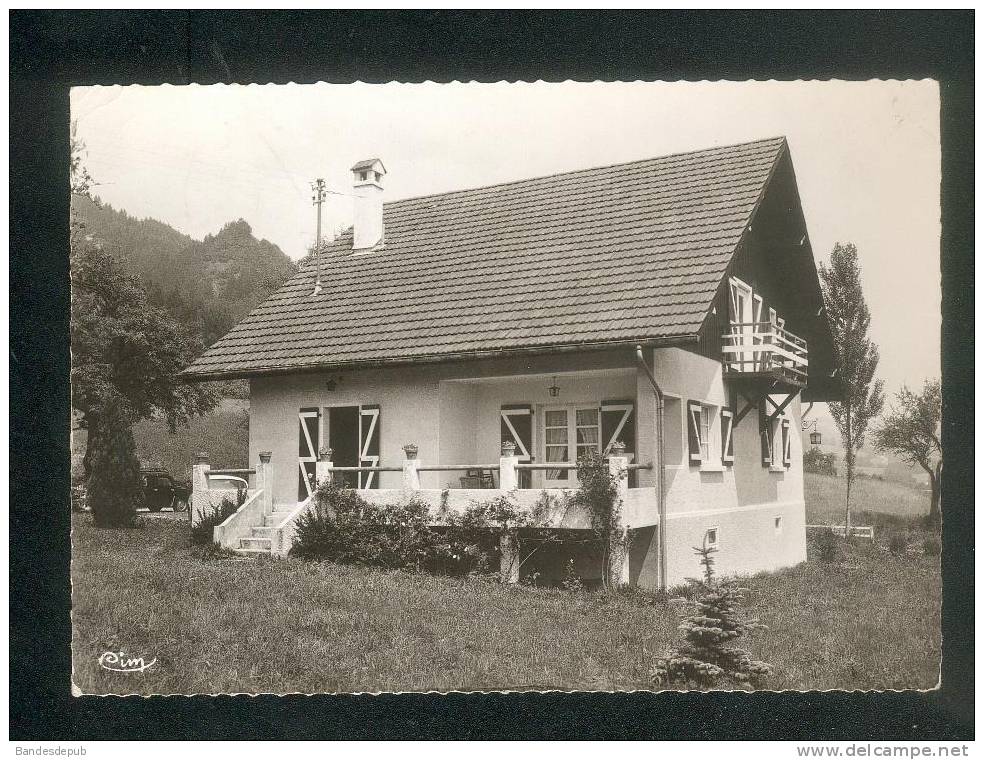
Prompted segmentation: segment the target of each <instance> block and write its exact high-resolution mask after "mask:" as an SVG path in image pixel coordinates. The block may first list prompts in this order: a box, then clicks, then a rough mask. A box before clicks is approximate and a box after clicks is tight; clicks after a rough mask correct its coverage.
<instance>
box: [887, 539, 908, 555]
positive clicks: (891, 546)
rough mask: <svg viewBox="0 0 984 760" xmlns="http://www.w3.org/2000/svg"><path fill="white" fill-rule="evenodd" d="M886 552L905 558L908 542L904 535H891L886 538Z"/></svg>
mask: <svg viewBox="0 0 984 760" xmlns="http://www.w3.org/2000/svg"><path fill="white" fill-rule="evenodd" d="M888 550H889V551H890V552H891V553H892V554H895V555H896V556H899V557H901V556H905V553H906V552H907V551H908V550H909V540H908V539H907V538H906V535H905V533H893V534H892V535H891V536H889V537H888Z"/></svg>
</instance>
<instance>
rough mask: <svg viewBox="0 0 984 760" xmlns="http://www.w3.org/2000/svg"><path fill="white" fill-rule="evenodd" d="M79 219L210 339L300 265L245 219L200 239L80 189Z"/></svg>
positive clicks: (75, 201) (160, 299) (75, 207)
mask: <svg viewBox="0 0 984 760" xmlns="http://www.w3.org/2000/svg"><path fill="white" fill-rule="evenodd" d="M72 211H73V214H74V216H75V218H76V219H78V220H79V221H80V222H82V223H83V224H84V225H85V227H86V234H88V235H91V236H92V238H93V239H94V240H96V241H97V242H99V243H100V245H102V246H103V247H104V248H105V249H106V250H109V251H111V252H112V253H113V254H114V255H116V256H117V257H118V258H119V259H120V260H121V261H123V262H124V263H125V264H126V266H127V267H128V269H129V270H130V271H131V272H132V273H133V274H135V275H136V276H137V277H139V278H140V280H141V282H142V283H143V285H144V288H146V290H147V294H148V297H149V298H150V300H151V301H152V302H153V303H155V304H157V305H158V306H161V307H163V308H165V309H166V310H167V311H169V312H170V313H171V314H172V315H174V317H176V318H177V319H178V320H180V321H181V322H183V323H185V324H187V325H188V326H189V327H191V328H192V329H193V330H195V332H196V333H197V334H199V335H200V336H201V338H202V340H203V342H204V343H205V345H206V346H207V345H210V344H212V343H214V342H215V341H216V340H218V339H219V338H220V337H222V336H223V335H224V334H225V333H226V332H228V331H229V330H230V329H231V328H232V326H233V325H234V324H235V323H236V322H238V321H239V320H240V319H242V318H243V317H244V316H245V315H246V313H247V312H249V311H250V309H252V308H253V307H254V306H255V305H256V304H258V303H259V302H260V301H262V300H263V299H264V298H266V297H267V296H268V295H269V294H270V293H272V292H273V291H274V290H276V289H277V288H278V287H279V286H280V285H281V283H283V282H284V280H286V279H287V278H288V277H289V276H290V275H292V274H293V273H294V272H295V271H296V268H297V267H296V265H295V264H294V263H293V262H292V261H291V260H290V259H289V258H288V257H287V256H286V255H285V254H284V252H283V251H281V250H280V248H278V247H277V246H276V245H274V244H273V243H270V242H269V241H266V240H257V239H256V238H255V237H253V232H252V230H251V229H250V226H249V224H247V223H246V222H245V221H243V220H242V219H239V220H237V221H235V222H229V223H228V224H226V225H225V226H224V227H223V228H222V229H221V230H219V232H218V233H216V234H215V235H206V236H205V239H204V240H195V239H194V238H191V237H189V236H188V235H184V234H182V233H180V232H178V231H177V230H176V229H174V228H173V227H170V226H169V225H167V224H164V223H163V222H159V221H157V220H156V219H137V218H136V217H133V216H130V215H129V214H127V213H126V212H125V211H122V210H120V211H118V210H116V209H114V208H113V207H112V206H110V205H108V204H105V203H98V202H94V201H92V200H90V199H88V198H86V197H83V196H73V198H72Z"/></svg>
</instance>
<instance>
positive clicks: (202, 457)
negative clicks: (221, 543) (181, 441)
mask: <svg viewBox="0 0 984 760" xmlns="http://www.w3.org/2000/svg"><path fill="white" fill-rule="evenodd" d="M208 470H209V464H208V454H206V453H204V452H201V453H199V454H198V455H196V456H195V465H194V467H193V468H192V476H191V505H190V506H189V508H188V513H189V515H190V517H191V524H192V525H194V524H195V523H197V522H198V521H199V520H200V519H201V517H202V516H203V515H204V514H205V511H206V510H207V509H208V508H209V506H210V505H211V501H210V499H209V497H208Z"/></svg>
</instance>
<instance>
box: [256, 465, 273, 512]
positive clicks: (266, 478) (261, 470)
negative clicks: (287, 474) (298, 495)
mask: <svg viewBox="0 0 984 760" xmlns="http://www.w3.org/2000/svg"><path fill="white" fill-rule="evenodd" d="M271 457H272V454H271V453H270V452H269V451H261V452H260V461H259V462H258V463H257V465H256V487H257V489H260V490H262V491H263V495H262V496H260V501H261V502H262V504H263V515H264V516H266V515H268V514H270V513H271V512H273V468H272V467H271V466H270V459H271Z"/></svg>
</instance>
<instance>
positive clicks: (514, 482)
mask: <svg viewBox="0 0 984 760" xmlns="http://www.w3.org/2000/svg"><path fill="white" fill-rule="evenodd" d="M517 464H519V457H518V456H516V444H515V443H513V442H512V441H503V442H502V455H501V456H500V457H499V488H501V489H502V490H503V491H513V490H515V489H517V488H519V471H518V470H517V469H516V465H517Z"/></svg>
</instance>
